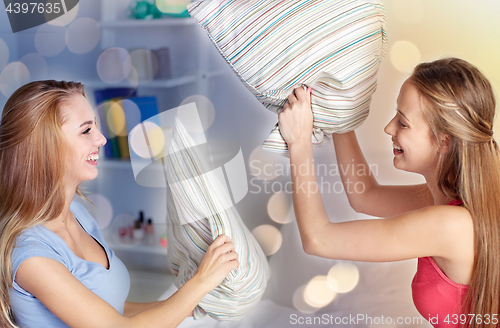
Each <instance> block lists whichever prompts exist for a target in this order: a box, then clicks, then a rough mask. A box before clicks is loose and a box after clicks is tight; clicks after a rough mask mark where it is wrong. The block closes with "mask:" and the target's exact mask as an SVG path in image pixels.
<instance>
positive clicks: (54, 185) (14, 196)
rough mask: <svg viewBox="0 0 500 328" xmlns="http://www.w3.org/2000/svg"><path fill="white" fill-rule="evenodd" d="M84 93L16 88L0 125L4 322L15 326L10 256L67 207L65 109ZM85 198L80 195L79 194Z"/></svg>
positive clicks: (56, 84)
mask: <svg viewBox="0 0 500 328" xmlns="http://www.w3.org/2000/svg"><path fill="white" fill-rule="evenodd" d="M74 95H83V96H85V92H84V89H83V85H81V84H80V83H74V82H64V81H52V80H49V81H36V82H31V83H28V84H26V85H24V86H22V87H20V88H19V89H17V90H16V91H15V92H14V93H13V94H12V95H11V96H10V98H9V100H8V101H7V103H6V104H5V107H4V109H3V112H2V118H1V124H0V195H2V196H1V197H0V267H1V268H2V269H1V273H0V275H1V284H0V293H1V297H2V298H1V300H0V306H1V311H0V323H1V326H2V327H17V326H16V324H15V322H14V318H13V315H12V311H11V308H10V297H9V290H10V288H12V282H13V279H14V277H13V272H12V263H11V253H12V249H13V247H14V245H15V242H16V237H17V236H18V235H19V234H20V233H21V232H22V231H23V230H25V229H28V228H30V227H33V226H35V225H38V224H41V223H43V222H45V221H47V220H50V219H53V218H56V217H58V216H59V215H60V214H61V211H62V208H63V205H64V203H65V193H64V185H63V176H64V167H65V161H66V158H67V157H66V156H67V153H68V149H69V147H68V144H67V142H66V138H65V136H64V134H63V132H62V129H61V126H62V125H63V123H64V113H63V112H62V110H61V105H62V104H63V103H64V102H65V101H67V100H68V99H69V98H70V97H72V96H74ZM77 193H78V194H80V195H81V192H80V191H79V190H77Z"/></svg>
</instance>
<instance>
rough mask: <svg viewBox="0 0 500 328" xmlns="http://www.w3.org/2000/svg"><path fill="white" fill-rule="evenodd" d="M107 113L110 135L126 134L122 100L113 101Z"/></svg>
mask: <svg viewBox="0 0 500 328" xmlns="http://www.w3.org/2000/svg"><path fill="white" fill-rule="evenodd" d="M110 105H111V106H110V107H109V109H108V112H107V115H106V122H107V123H108V128H109V130H110V131H109V132H110V136H113V135H114V136H126V135H127V128H126V126H125V113H124V112H123V108H122V103H121V101H112V102H111V104H110Z"/></svg>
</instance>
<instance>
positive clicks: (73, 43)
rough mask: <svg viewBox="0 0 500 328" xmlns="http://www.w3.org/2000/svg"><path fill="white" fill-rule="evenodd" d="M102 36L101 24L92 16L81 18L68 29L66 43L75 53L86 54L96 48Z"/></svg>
mask: <svg viewBox="0 0 500 328" xmlns="http://www.w3.org/2000/svg"><path fill="white" fill-rule="evenodd" d="M100 38H101V29H100V28H99V24H97V22H96V21H95V20H94V19H92V18H87V17H84V18H79V19H77V20H76V21H74V22H73V23H71V25H70V26H69V27H68V29H67V30H66V38H65V40H66V44H67V46H68V49H69V51H71V52H73V53H75V54H79V55H81V54H86V53H87V52H90V51H91V50H92V49H94V48H95V47H96V46H97V44H98V43H99V39H100Z"/></svg>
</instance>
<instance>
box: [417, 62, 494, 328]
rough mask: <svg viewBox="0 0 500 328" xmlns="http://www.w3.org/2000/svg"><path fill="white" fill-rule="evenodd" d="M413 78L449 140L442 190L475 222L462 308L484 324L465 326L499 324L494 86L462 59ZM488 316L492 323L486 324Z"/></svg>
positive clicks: (431, 119) (437, 132)
mask: <svg viewBox="0 0 500 328" xmlns="http://www.w3.org/2000/svg"><path fill="white" fill-rule="evenodd" d="M410 79H411V81H412V82H413V83H414V84H415V86H416V87H417V88H418V90H419V92H420V94H421V95H422V104H423V106H422V108H423V113H424V117H425V118H426V120H427V121H428V123H429V126H430V127H431V131H432V132H433V134H434V136H435V137H436V138H438V137H439V136H441V135H443V134H444V135H449V136H450V147H449V151H448V152H447V153H446V154H445V155H444V156H442V157H441V158H440V160H439V163H438V167H437V174H438V176H437V177H438V186H439V188H440V189H441V191H442V192H444V193H445V194H446V195H447V196H449V197H453V198H458V199H461V200H462V201H463V203H464V206H465V208H467V209H468V210H469V212H470V214H471V216H472V219H473V226H474V265H473V268H472V277H471V280H470V283H469V288H468V291H467V295H466V298H465V300H464V302H463V304H462V309H461V310H462V313H463V314H466V315H467V314H475V315H476V316H477V315H478V314H481V315H482V320H476V318H474V319H473V320H472V323H470V324H469V320H470V317H467V324H463V325H462V326H467V327H493V326H496V325H493V323H492V322H493V321H494V320H492V317H491V315H492V314H498V313H499V311H500V155H499V149H498V145H497V143H496V141H495V140H494V139H493V120H494V117H495V106H496V104H495V96H494V93H493V90H492V87H491V85H490V83H489V82H488V80H487V79H486V78H485V77H484V75H483V74H481V72H480V71H479V70H478V69H477V68H476V67H474V66H473V65H471V64H470V63H468V62H466V61H464V60H461V59H457V58H446V59H441V60H437V61H434V62H430V63H422V64H420V65H418V66H417V67H416V68H415V70H414V72H413V74H412V76H411V77H410ZM486 314H488V315H489V316H490V320H489V321H490V324H485V323H484V322H485V321H488V320H486V317H487V316H485V315H486ZM481 321H482V323H480V322H481Z"/></svg>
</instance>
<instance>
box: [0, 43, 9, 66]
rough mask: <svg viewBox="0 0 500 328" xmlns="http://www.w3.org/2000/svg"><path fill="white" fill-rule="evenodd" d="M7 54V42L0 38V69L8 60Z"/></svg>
mask: <svg viewBox="0 0 500 328" xmlns="http://www.w3.org/2000/svg"><path fill="white" fill-rule="evenodd" d="M9 55H10V53H9V46H7V43H5V41H4V40H3V39H2V38H0V70H2V69H3V68H4V67H5V65H7V63H8V62H9Z"/></svg>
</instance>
